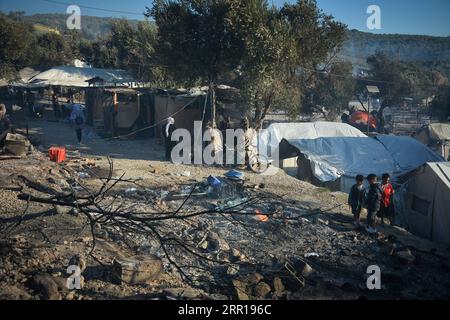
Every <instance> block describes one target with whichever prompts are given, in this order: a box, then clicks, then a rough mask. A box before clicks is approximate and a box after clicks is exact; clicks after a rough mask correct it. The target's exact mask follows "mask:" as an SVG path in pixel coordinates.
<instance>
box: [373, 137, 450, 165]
mask: <svg viewBox="0 0 450 320" xmlns="http://www.w3.org/2000/svg"><path fill="white" fill-rule="evenodd" d="M375 139H377V140H378V141H379V142H381V143H382V144H383V146H384V147H385V148H386V149H387V151H388V152H389V154H390V155H391V156H392V157H393V159H394V161H395V163H396V165H397V171H400V172H408V171H412V170H414V169H416V168H418V167H420V166H422V165H424V164H425V163H427V162H440V161H444V158H442V157H441V156H440V155H438V154H437V153H435V152H434V151H433V150H431V149H430V148H428V147H426V146H425V145H423V144H422V143H420V142H419V141H417V140H415V139H413V138H411V137H406V136H386V135H385V136H377V137H376V138H375Z"/></svg>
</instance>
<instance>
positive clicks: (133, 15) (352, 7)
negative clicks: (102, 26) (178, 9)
mask: <svg viewBox="0 0 450 320" xmlns="http://www.w3.org/2000/svg"><path fill="white" fill-rule="evenodd" d="M269 2H272V3H273V4H275V5H277V6H281V5H283V3H284V2H295V0H287V1H286V0H269ZM317 3H318V5H319V7H320V8H321V9H322V10H323V11H324V12H325V13H328V14H331V15H333V16H334V17H335V18H336V19H337V20H339V21H341V22H343V23H345V24H346V25H347V26H348V27H349V29H357V30H360V31H365V32H373V33H399V34H421V35H433V36H450V0H317ZM68 4H78V5H79V6H80V7H81V14H82V15H83V14H85V15H93V16H102V17H111V16H112V17H125V18H129V19H143V15H142V13H143V12H144V11H145V7H146V6H148V7H150V6H151V5H152V0H128V1H124V0H95V1H93V0H0V11H3V12H9V11H17V10H20V11H25V12H26V14H34V13H65V12H66V8H67V5H68ZM370 5H377V6H379V8H380V13H381V29H379V30H369V29H368V28H367V24H366V21H367V19H368V18H369V16H370V14H368V13H367V8H368V7H369V6H370ZM88 7H89V8H88ZM94 8H96V9H94ZM98 9H103V10H98ZM107 10H110V11H107ZM116 11H117V12H116Z"/></svg>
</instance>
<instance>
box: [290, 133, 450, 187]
mask: <svg viewBox="0 0 450 320" xmlns="http://www.w3.org/2000/svg"><path fill="white" fill-rule="evenodd" d="M287 141H288V142H289V143H290V144H291V145H293V146H294V147H296V148H297V149H299V150H300V152H302V153H303V154H304V155H305V156H306V158H307V159H308V160H310V161H311V168H312V171H313V174H314V175H315V176H316V177H317V178H318V179H319V180H320V181H322V182H328V181H335V180H337V179H339V178H340V177H342V176H347V177H355V176H356V175H358V174H363V175H368V174H370V173H375V174H377V175H379V176H381V175H382V174H383V173H389V174H391V175H392V176H394V177H395V176H398V175H401V174H404V173H406V172H409V171H411V170H414V169H416V168H417V167H420V166H421V165H423V164H424V163H427V162H440V161H444V159H443V158H442V157H440V156H439V155H437V154H436V153H434V152H433V151H432V150H430V149H429V148H427V147H426V146H424V145H422V144H420V143H419V142H418V141H416V140H414V139H413V138H410V137H398V136H378V137H377V138H376V139H374V138H369V137H335V138H319V139H296V140H287Z"/></svg>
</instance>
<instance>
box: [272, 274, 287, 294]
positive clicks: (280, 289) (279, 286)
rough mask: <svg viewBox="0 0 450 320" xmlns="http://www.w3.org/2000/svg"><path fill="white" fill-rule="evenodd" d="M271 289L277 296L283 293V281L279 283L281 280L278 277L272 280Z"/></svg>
mask: <svg viewBox="0 0 450 320" xmlns="http://www.w3.org/2000/svg"><path fill="white" fill-rule="evenodd" d="M273 289H274V290H275V292H276V293H277V294H280V293H283V292H284V290H285V288H284V285H283V281H281V278H280V277H278V276H275V277H274V278H273Z"/></svg>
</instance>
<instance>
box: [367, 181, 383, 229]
mask: <svg viewBox="0 0 450 320" xmlns="http://www.w3.org/2000/svg"><path fill="white" fill-rule="evenodd" d="M367 181H368V182H369V185H370V187H369V191H368V192H367V196H366V203H367V229H366V231H367V232H368V233H370V234H373V233H376V232H377V229H376V219H377V218H376V217H377V214H378V211H380V206H381V199H382V191H381V188H380V185H379V184H378V182H377V175H376V174H370V175H369V176H368V177H367Z"/></svg>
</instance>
